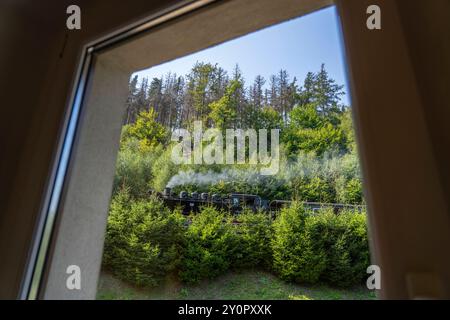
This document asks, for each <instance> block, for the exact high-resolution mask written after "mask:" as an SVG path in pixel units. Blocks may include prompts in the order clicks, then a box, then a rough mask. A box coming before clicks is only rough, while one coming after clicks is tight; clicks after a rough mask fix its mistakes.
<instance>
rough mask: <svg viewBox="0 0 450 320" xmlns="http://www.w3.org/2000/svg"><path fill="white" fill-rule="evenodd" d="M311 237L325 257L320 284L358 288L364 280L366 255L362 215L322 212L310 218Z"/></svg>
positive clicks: (366, 263) (366, 262) (365, 232)
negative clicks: (324, 267) (312, 218)
mask: <svg viewBox="0 0 450 320" xmlns="http://www.w3.org/2000/svg"><path fill="white" fill-rule="evenodd" d="M314 219H315V223H314V229H313V231H312V232H315V237H316V238H318V239H322V240H321V246H322V247H323V249H324V251H325V252H326V253H327V268H326V270H325V272H324V274H323V277H322V280H323V281H324V282H326V283H329V284H331V285H334V286H339V287H349V286H352V285H356V284H359V283H361V282H362V281H363V279H364V278H365V277H366V276H367V274H366V268H367V267H368V266H369V264H370V263H369V262H370V255H369V245H368V238H367V227H366V215H365V214H361V213H358V212H354V211H349V210H344V211H341V212H340V214H339V215H336V214H334V213H333V212H332V211H331V210H325V212H321V213H320V214H318V215H317V216H316V217H314Z"/></svg>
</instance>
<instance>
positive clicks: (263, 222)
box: [233, 210, 272, 269]
mask: <svg viewBox="0 0 450 320" xmlns="http://www.w3.org/2000/svg"><path fill="white" fill-rule="evenodd" d="M237 220H238V221H239V224H238V225H236V227H235V231H236V237H237V241H236V247H235V252H234V257H233V260H234V263H233V266H234V267H236V268H257V267H263V268H266V269H270V268H271V265H272V249H271V246H270V239H271V237H272V221H271V219H270V216H269V215H268V214H267V213H264V212H256V213H254V212H252V211H250V210H245V211H244V212H242V213H241V214H240V215H239V216H238V217H237Z"/></svg>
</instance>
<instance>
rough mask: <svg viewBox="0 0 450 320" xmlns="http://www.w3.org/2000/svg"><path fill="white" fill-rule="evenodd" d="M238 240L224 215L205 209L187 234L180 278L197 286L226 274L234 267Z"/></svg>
mask: <svg viewBox="0 0 450 320" xmlns="http://www.w3.org/2000/svg"><path fill="white" fill-rule="evenodd" d="M235 244H236V236H235V231H234V230H233V225H232V224H231V221H230V219H229V218H226V217H225V215H224V213H222V212H220V211H217V210H215V209H214V208H212V207H203V208H202V210H201V211H200V212H199V213H198V214H196V215H195V216H193V217H192V223H191V224H190V226H189V227H188V228H187V230H186V245H185V247H184V256H183V259H182V264H181V270H180V278H181V280H182V281H184V282H187V283H196V282H198V281H200V280H202V279H205V278H214V277H217V276H218V275H220V274H223V273H224V272H225V271H226V270H228V268H229V267H230V265H231V262H232V258H233V253H234V248H235V247H236V245H235Z"/></svg>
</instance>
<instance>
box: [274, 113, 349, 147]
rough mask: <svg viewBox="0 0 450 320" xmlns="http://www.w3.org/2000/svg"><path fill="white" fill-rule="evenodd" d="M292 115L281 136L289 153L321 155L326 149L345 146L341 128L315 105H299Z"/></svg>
mask: <svg viewBox="0 0 450 320" xmlns="http://www.w3.org/2000/svg"><path fill="white" fill-rule="evenodd" d="M290 116H291V122H290V124H289V126H288V127H287V128H286V130H285V132H284V133H283V135H282V137H281V138H282V141H283V143H284V144H285V145H286V148H287V151H288V154H289V155H292V154H297V153H298V152H299V151H303V152H307V153H309V152H314V153H316V154H317V155H319V156H321V155H323V154H324V153H325V152H326V151H330V150H333V149H338V150H340V149H343V148H344V147H345V136H344V134H343V132H342V130H341V128H340V127H339V126H337V125H334V124H333V123H331V121H330V119H328V118H324V117H323V116H321V115H320V114H319V112H318V111H317V109H316V106H315V105H313V104H308V105H305V106H297V107H295V108H294V109H293V110H292V112H291V114H290Z"/></svg>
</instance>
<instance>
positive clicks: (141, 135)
mask: <svg viewBox="0 0 450 320" xmlns="http://www.w3.org/2000/svg"><path fill="white" fill-rule="evenodd" d="M156 118H157V114H156V112H155V111H154V109H153V108H150V109H149V110H148V111H141V112H140V113H139V114H138V117H137V119H136V122H135V123H134V124H132V125H127V126H125V127H124V128H123V129H122V130H123V131H124V133H123V139H124V140H125V141H126V140H127V139H129V138H135V139H137V140H138V141H139V147H140V148H141V150H142V151H143V152H146V151H150V150H151V149H152V148H153V147H155V146H158V145H161V144H164V143H165V142H166V139H167V132H166V129H165V128H164V126H163V125H161V124H160V123H159V122H158V121H157V119H156Z"/></svg>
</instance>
